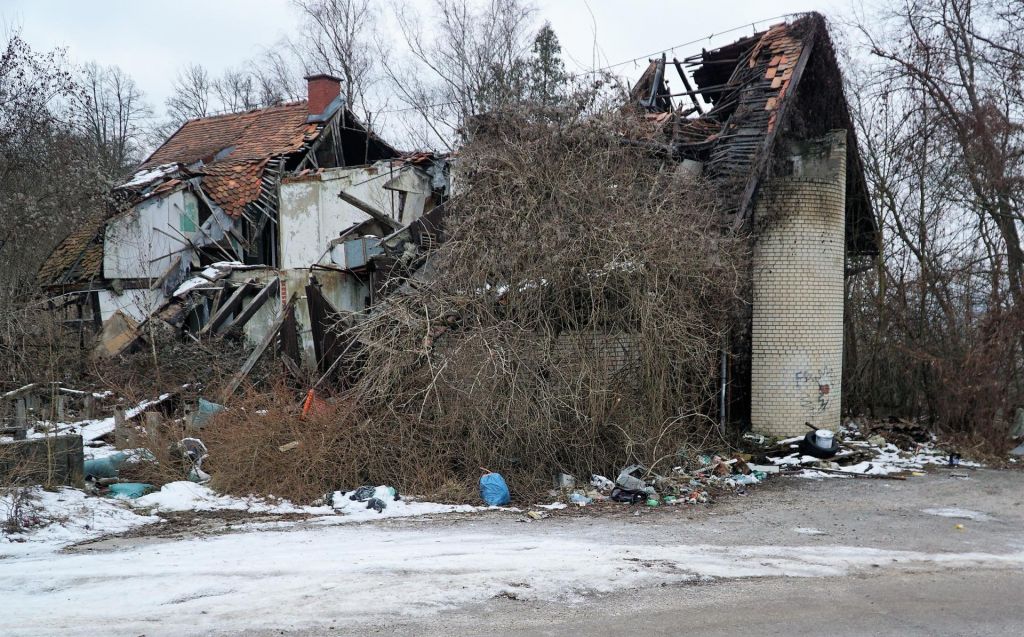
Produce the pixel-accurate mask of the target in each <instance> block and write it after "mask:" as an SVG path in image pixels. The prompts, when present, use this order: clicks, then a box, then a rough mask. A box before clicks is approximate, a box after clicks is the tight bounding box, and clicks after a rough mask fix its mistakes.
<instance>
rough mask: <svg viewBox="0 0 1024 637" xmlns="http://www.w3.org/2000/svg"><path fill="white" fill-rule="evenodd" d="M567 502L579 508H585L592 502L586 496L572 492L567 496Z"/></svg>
mask: <svg viewBox="0 0 1024 637" xmlns="http://www.w3.org/2000/svg"><path fill="white" fill-rule="evenodd" d="M569 501H570V502H572V503H573V504H575V505H577V506H581V507H582V506H587V505H588V504H590V503H591V502H593V501H594V500H593V499H592V498H589V497H587V496H586V495H584V494H582V493H578V492H573V493H572V494H570V495H569Z"/></svg>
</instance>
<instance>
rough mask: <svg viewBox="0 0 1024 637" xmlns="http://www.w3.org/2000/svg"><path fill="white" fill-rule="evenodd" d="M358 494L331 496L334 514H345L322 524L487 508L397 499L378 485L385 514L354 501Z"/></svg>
mask: <svg viewBox="0 0 1024 637" xmlns="http://www.w3.org/2000/svg"><path fill="white" fill-rule="evenodd" d="M354 493H355V491H345V492H342V491H335V492H334V494H333V495H332V502H333V503H334V504H333V507H334V511H336V512H338V513H341V514H343V515H344V517H342V518H329V519H324V520H322V522H323V523H331V524H335V523H341V522H362V521H364V520H377V519H380V518H398V517H412V516H418V515H431V514H436V513H473V512H474V511H482V510H485V509H486V508H487V507H478V506H473V505H470V504H438V503H436V502H420V501H417V500H416V499H415V498H414V497H411V496H400V497H401V499H400V500H395V498H394V497H393V496H392V495H391V492H390V491H389V490H388V488H387V487H386V486H379V487H377V488H376V489H375V490H374V495H373V497H375V498H378V499H379V500H381V501H383V502H384V504H386V505H387V508H385V509H384V510H383V511H381V512H380V513H378V512H377V511H375V510H374V509H370V508H367V503H366V502H359V501H356V500H351V499H350V496H351V495H352V494H354Z"/></svg>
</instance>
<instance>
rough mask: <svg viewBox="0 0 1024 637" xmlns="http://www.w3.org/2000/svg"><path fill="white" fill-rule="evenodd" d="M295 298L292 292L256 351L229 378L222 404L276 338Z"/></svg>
mask: <svg viewBox="0 0 1024 637" xmlns="http://www.w3.org/2000/svg"><path fill="white" fill-rule="evenodd" d="M295 296H296V293H295V292H292V295H291V297H290V298H289V299H288V302H287V303H285V304H284V307H282V308H281V312H280V313H279V314H278V315H277V318H276V319H274V323H273V324H272V325H271V326H270V329H269V330H267V333H266V334H264V336H263V340H261V341H260V342H259V344H258V345H256V349H254V350H252V353H251V354H249V358H247V359H246V360H245V364H243V365H242V369H240V370H238V373H236V374H235V375H234V376H232V377H231V380H230V381H229V382H228V385H227V387H225V388H224V391H223V392H222V393H221V402H222V403H226V402H227V401H228V400H229V399H230V398H231V396H232V395H233V394H234V393H235V391H236V390H237V389H238V386H239V385H241V384H242V381H243V380H245V377H246V376H248V375H249V372H251V371H252V368H253V367H255V366H256V363H257V362H258V361H259V360H260V357H262V356H263V353H264V352H265V351H267V348H268V347H270V344H271V343H273V342H274V338H276V337H277V333H278V332H279V331H281V326H282V325H284V320H285V318H286V317H287V316H288V311H289V310H290V309H291V307H292V305H293V304H294V303H295Z"/></svg>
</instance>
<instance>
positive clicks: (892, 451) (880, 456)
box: [768, 437, 982, 480]
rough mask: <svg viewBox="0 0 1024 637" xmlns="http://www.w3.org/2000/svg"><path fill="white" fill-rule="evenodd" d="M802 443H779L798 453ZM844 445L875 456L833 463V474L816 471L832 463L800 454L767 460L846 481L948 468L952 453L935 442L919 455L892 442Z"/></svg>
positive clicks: (973, 465)
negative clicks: (929, 467) (852, 477)
mask: <svg viewBox="0 0 1024 637" xmlns="http://www.w3.org/2000/svg"><path fill="white" fill-rule="evenodd" d="M800 440H802V437H800V438H790V439H787V440H782V441H780V442H779V444H789V445H790V447H791V448H792V449H793V450H794V451H795V450H796V449H797V448H798V445H797V443H798V442H799V441H800ZM842 446H843V447H844V448H846V449H849V450H854V451H869V452H871V453H872V454H874V457H873V458H872V459H871V460H865V461H862V462H857V463H853V464H848V465H839V464H834V463H833V466H831V467H830V469H831V470H832V472H825V471H817V470H816V469H815V465H817V464H818V463H820V462H826V463H828V462H830V460H824V461H822V460H820V459H818V458H815V457H814V456H808V455H803V454H801V453H800V452H798V451H797V452H795V453H791V454H789V455H787V456H769V458H768V460H769V461H771V463H772V464H775V465H777V466H780V467H783V468H792V469H798V468H800V467H806V468H804V469H803V471H801V472H800V473H794V474H792V475H794V476H795V477H798V478H811V479H819V480H820V479H824V478H845V477H846V476H844V475H842V473H850V474H854V473H857V474H867V475H888V474H890V473H905V472H907V471H919V470H921V469H924V468H925V467H926V466H927V465H942V466H947V465H948V463H949V454H948V453H946V452H945V451H943V450H941V449H938V448H936V447H935V446H934V445H933V444H932V443H926V444H922V445H919V447H918V450H917V451H916V452H907V451H902V450H900V448H899V447H897V446H896V445H894V444H891V443H889V444H886V445H885V446H877V445H874V444H872V443H870V442H867V441H864V440H844V441H843V442H842ZM841 453H842V452H841ZM840 457H841V455H840V456H837V459H838V458H840ZM960 466H962V467H970V468H978V467H981V466H982V465H981V464H980V463H977V462H971V461H967V460H961V461H960ZM835 472H841V473H835Z"/></svg>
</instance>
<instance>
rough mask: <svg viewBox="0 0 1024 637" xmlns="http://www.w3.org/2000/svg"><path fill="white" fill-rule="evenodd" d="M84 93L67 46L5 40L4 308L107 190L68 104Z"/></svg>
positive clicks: (1, 47) (0, 202)
mask: <svg viewBox="0 0 1024 637" xmlns="http://www.w3.org/2000/svg"><path fill="white" fill-rule="evenodd" d="M82 98H83V96H82V94H81V92H80V91H79V89H78V87H77V86H76V84H75V81H74V76H73V74H72V71H71V68H70V65H69V64H68V63H67V61H66V59H65V58H64V55H63V53H62V52H61V51H51V52H48V53H40V52H38V51H35V50H33V49H32V48H31V47H30V46H29V45H28V44H27V43H26V42H25V41H24V40H23V39H22V38H21V36H20V34H18V33H17V32H12V33H10V34H9V35H8V36H7V37H6V41H2V42H0V307H3V306H5V305H8V304H9V303H10V301H11V299H12V298H13V297H14V296H16V295H18V294H20V293H22V292H25V291H26V290H28V289H29V288H30V286H31V281H32V277H33V276H34V275H35V272H36V270H37V269H38V267H39V264H40V262H41V260H42V259H43V258H44V257H45V255H46V254H47V253H48V251H49V250H50V248H52V247H53V245H54V243H56V242H57V241H59V240H60V239H62V238H63V233H64V232H65V231H66V230H67V228H68V227H69V226H73V225H74V224H75V223H76V222H77V221H79V219H80V217H81V215H82V210H83V208H84V207H86V206H87V205H88V202H89V200H90V198H91V197H92V196H93V195H94V194H95V193H96V191H97V190H102V188H103V185H102V184H103V182H102V179H100V178H99V176H98V175H97V174H96V171H95V170H94V168H93V166H92V164H91V161H90V158H89V154H88V152H87V149H86V145H85V144H83V143H82V139H81V136H80V135H79V134H78V132H77V131H76V129H75V127H74V126H73V123H72V116H71V114H70V113H68V112H67V111H68V109H67V108H66V104H67V103H69V102H72V101H75V100H80V99H82Z"/></svg>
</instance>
